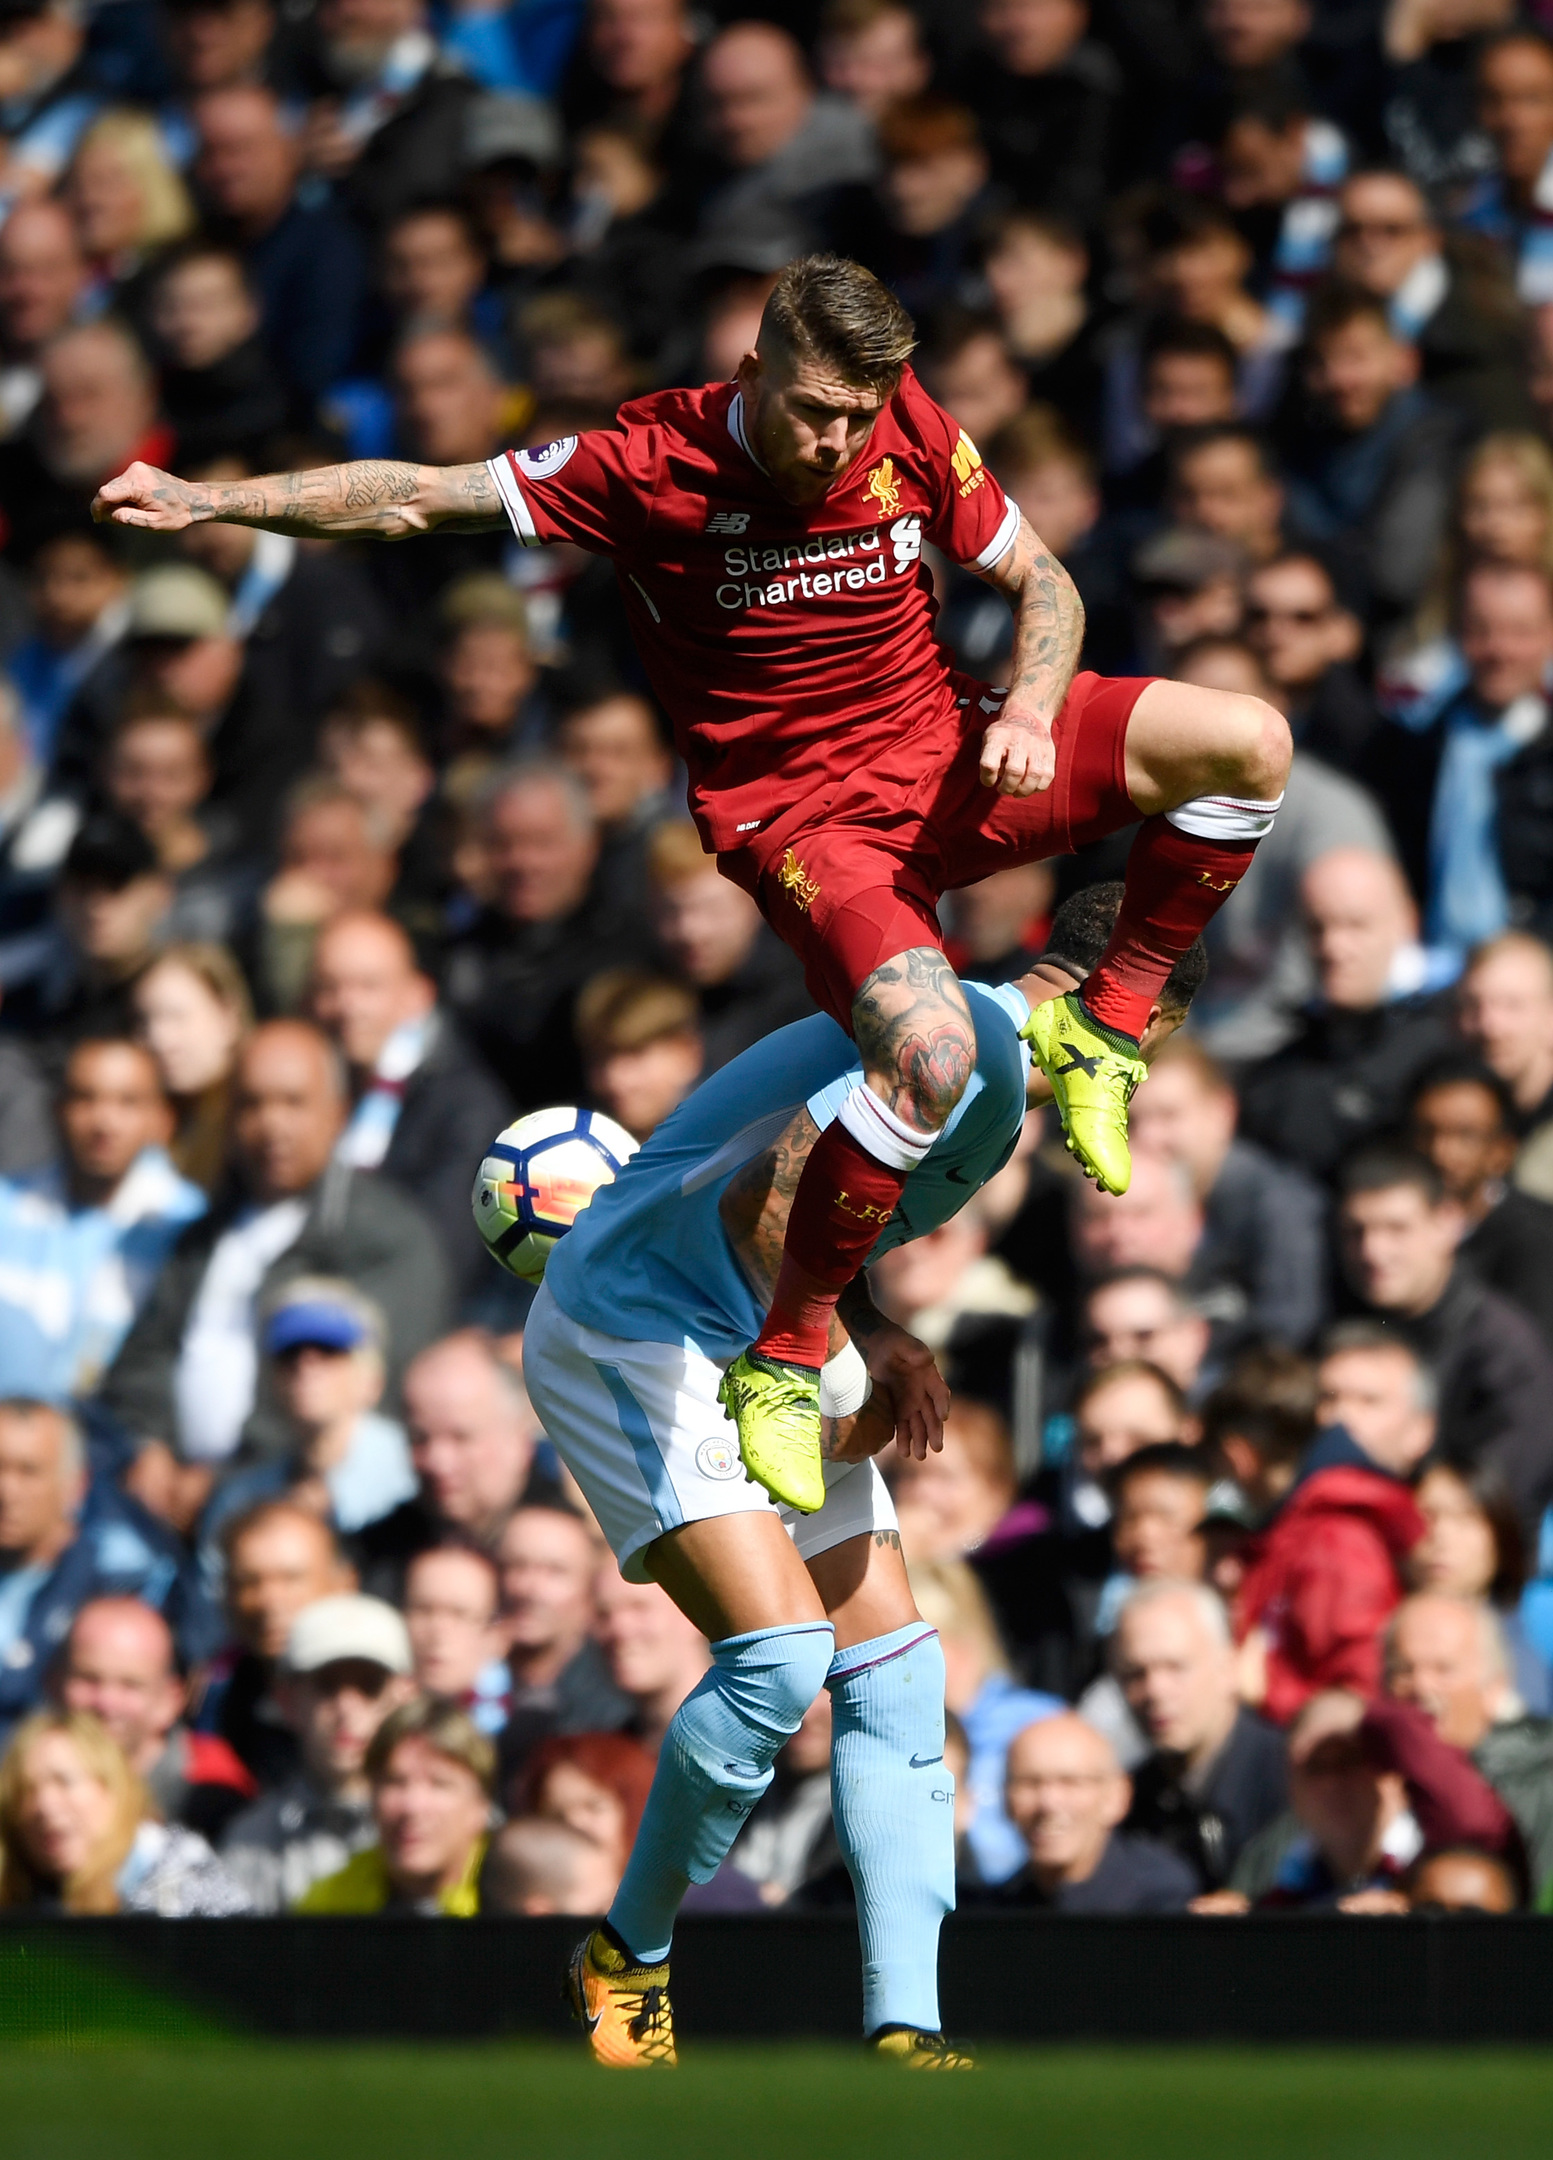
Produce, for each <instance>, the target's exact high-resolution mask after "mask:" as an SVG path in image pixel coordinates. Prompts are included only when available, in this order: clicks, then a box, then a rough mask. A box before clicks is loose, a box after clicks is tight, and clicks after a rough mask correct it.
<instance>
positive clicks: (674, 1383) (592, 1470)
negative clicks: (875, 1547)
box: [523, 1285, 896, 1582]
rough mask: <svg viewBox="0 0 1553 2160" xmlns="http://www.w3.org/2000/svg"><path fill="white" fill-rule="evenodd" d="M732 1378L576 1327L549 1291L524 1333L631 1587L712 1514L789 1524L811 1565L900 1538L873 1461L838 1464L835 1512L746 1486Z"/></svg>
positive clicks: (555, 1436) (703, 1360)
mask: <svg viewBox="0 0 1553 2160" xmlns="http://www.w3.org/2000/svg"><path fill="white" fill-rule="evenodd" d="M722 1377H723V1368H722V1367H721V1366H720V1365H717V1364H714V1363H713V1361H712V1360H711V1359H710V1358H707V1357H703V1356H702V1355H701V1354H700V1352H699V1351H696V1350H689V1349H686V1348H685V1347H684V1346H683V1345H675V1344H673V1343H655V1342H626V1341H624V1340H623V1339H622V1338H621V1337H620V1336H618V1335H601V1334H600V1333H599V1331H598V1330H597V1329H596V1328H588V1327H582V1326H580V1325H579V1324H578V1322H577V1321H575V1320H572V1319H570V1318H569V1317H568V1316H567V1315H566V1314H565V1313H564V1312H563V1311H562V1310H561V1308H560V1306H559V1305H558V1304H557V1303H556V1301H555V1299H554V1298H553V1297H552V1296H551V1295H550V1292H549V1291H548V1290H547V1289H546V1288H544V1286H543V1285H541V1287H540V1292H539V1295H538V1297H536V1298H535V1300H534V1303H533V1305H532V1307H531V1308H530V1310H529V1314H528V1319H527V1322H526V1323H525V1326H524V1329H523V1378H524V1382H525V1384H526V1386H527V1388H528V1392H529V1398H530V1400H531V1401H532V1403H533V1405H534V1408H535V1410H536V1411H538V1413H539V1417H540V1421H541V1423H542V1424H543V1426H544V1428H545V1431H546V1433H547V1434H548V1435H549V1437H550V1439H551V1440H553V1441H554V1443H555V1447H556V1451H557V1453H558V1454H559V1455H560V1457H561V1459H562V1461H563V1462H564V1463H565V1464H566V1467H567V1469H568V1470H570V1471H571V1473H572V1475H573V1477H575V1478H576V1480H577V1482H578V1484H579V1485H580V1486H581V1487H582V1489H583V1493H584V1495H585V1496H586V1499H587V1502H588V1505H589V1507H591V1508H592V1510H593V1512H594V1514H595V1515H596V1516H597V1517H598V1519H599V1525H600V1527H601V1528H602V1530H603V1532H604V1535H605V1536H606V1537H607V1538H608V1540H609V1542H610V1546H611V1549H612V1550H613V1552H614V1555H615V1558H616V1559H617V1560H618V1561H619V1562H620V1572H621V1574H622V1575H624V1576H625V1578H626V1580H627V1582H650V1581H651V1580H652V1578H651V1576H650V1575H649V1574H648V1573H647V1570H646V1569H645V1568H644V1567H643V1565H642V1553H643V1552H644V1550H645V1549H646V1547H647V1546H649V1545H650V1544H651V1543H652V1541H653V1539H654V1538H658V1537H662V1535H663V1533H664V1532H665V1531H666V1530H677V1529H678V1528H679V1527H680V1525H681V1524H682V1523H688V1522H702V1521H704V1520H705V1519H706V1517H707V1516H709V1515H761V1514H769V1515H777V1516H779V1517H780V1518H781V1521H782V1524H783V1527H784V1528H785V1529H786V1531H787V1534H788V1536H789V1537H790V1538H791V1539H792V1541H793V1543H794V1544H795V1545H796V1546H797V1548H798V1552H799V1556H800V1557H801V1558H802V1559H804V1560H812V1559H814V1558H815V1556H816V1555H817V1554H819V1553H822V1552H829V1550H830V1549H831V1547H832V1546H833V1545H841V1544H844V1543H845V1542H846V1540H847V1539H848V1538H854V1537H862V1536H863V1535H864V1534H865V1533H867V1532H868V1531H871V1530H893V1529H894V1528H895V1527H896V1520H895V1505H894V1502H893V1501H892V1500H891V1498H890V1495H889V1490H888V1488H887V1487H886V1485H885V1482H884V1479H883V1478H882V1477H881V1476H880V1475H879V1472H878V1470H877V1469H876V1467H875V1466H874V1464H873V1463H872V1462H863V1463H827V1464H826V1466H825V1505H824V1506H823V1507H822V1508H819V1509H817V1510H816V1512H815V1513H814V1514H812V1515H803V1514H800V1513H799V1511H798V1510H797V1509H796V1508H789V1507H779V1506H778V1505H777V1503H776V1502H775V1501H774V1500H773V1499H772V1498H771V1496H770V1494H769V1493H767V1492H766V1491H765V1490H764V1489H763V1488H762V1487H761V1486H759V1485H753V1484H751V1483H750V1482H749V1480H748V1479H747V1478H746V1477H745V1475H744V1464H743V1462H742V1460H741V1459H740V1455H739V1443H738V1438H737V1436H736V1434H735V1432H734V1429H733V1424H732V1421H731V1420H730V1419H729V1418H728V1417H727V1416H726V1415H725V1413H724V1411H723V1406H722V1404H721V1403H720V1402H719V1401H718V1400H717V1390H718V1387H719V1385H720V1384H721V1381H722Z"/></svg>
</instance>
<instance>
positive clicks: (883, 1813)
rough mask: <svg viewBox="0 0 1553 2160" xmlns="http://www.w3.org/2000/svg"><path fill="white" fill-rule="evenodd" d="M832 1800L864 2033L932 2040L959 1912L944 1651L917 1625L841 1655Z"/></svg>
mask: <svg viewBox="0 0 1553 2160" xmlns="http://www.w3.org/2000/svg"><path fill="white" fill-rule="evenodd" d="M825 1684H826V1686H827V1687H828V1688H829V1689H830V1694H831V1701H832V1703H833V1704H834V1706H835V1731H834V1737H833V1739H832V1741H831V1758H830V1782H831V1800H832V1804H833V1806H834V1809H835V1815H836V1835H837V1838H838V1839H839V1841H840V1845H841V1855H842V1858H843V1859H844V1860H845V1861H846V1864H847V1871H848V1873H849V1874H850V1875H851V1877H852V1883H853V1887H854V1888H855V1890H856V1892H857V1929H858V1935H859V1937H860V1939H861V1942H862V1947H863V2031H864V2032H865V2033H874V2032H877V2031H878V2030H879V2028H880V2026H881V2025H909V2026H912V2027H914V2028H916V2029H917V2030H918V2031H920V2032H937V2031H938V2029H939V2024H938V1931H939V1928H940V1927H941V1925H942V1924H943V1918H944V1915H945V1913H947V1912H953V1910H954V1777H953V1775H952V1773H951V1772H950V1771H949V1770H948V1769H946V1767H945V1764H944V1653H943V1651H942V1650H941V1649H940V1647H939V1642H938V1636H937V1634H936V1633H935V1631H934V1630H933V1629H932V1628H930V1627H928V1626H927V1625H926V1624H925V1623H924V1622H923V1621H921V1620H915V1621H913V1622H912V1624H911V1626H910V1627H903V1628H897V1629H896V1630H895V1631H894V1633H893V1634H890V1635H876V1636H874V1637H873V1638H872V1640H871V1641H869V1642H862V1643H854V1644H853V1646H852V1648H851V1649H850V1650H842V1651H839V1652H838V1653H837V1655H836V1657H835V1659H834V1661H833V1663H832V1665H831V1668H830V1676H829V1678H828V1679H827V1681H826V1683H825Z"/></svg>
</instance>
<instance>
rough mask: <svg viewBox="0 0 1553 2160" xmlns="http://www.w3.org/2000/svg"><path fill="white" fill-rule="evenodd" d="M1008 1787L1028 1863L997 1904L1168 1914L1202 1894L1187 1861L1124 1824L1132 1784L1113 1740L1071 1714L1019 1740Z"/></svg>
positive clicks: (997, 1893)
mask: <svg viewBox="0 0 1553 2160" xmlns="http://www.w3.org/2000/svg"><path fill="white" fill-rule="evenodd" d="M1004 1790H1005V1795H1006V1800H1007V1806H1008V1813H1009V1819H1010V1821H1011V1822H1012V1823H1013V1825H1014V1828H1015V1830H1016V1831H1017V1833H1018V1835H1019V1839H1020V1842H1021V1844H1022V1846H1023V1848H1024V1853H1025V1861H1024V1865H1023V1866H1022V1867H1021V1868H1020V1869H1019V1871H1018V1873H1017V1874H1015V1875H1014V1876H1012V1877H1011V1878H1010V1879H1009V1880H1007V1881H1006V1882H1002V1883H999V1884H998V1886H997V1888H996V1889H995V1890H994V1891H992V1892H991V1893H990V1898H991V1900H992V1901H994V1902H995V1903H997V1904H998V1905H1000V1906H1001V1905H1008V1906H1020V1907H1023V1906H1036V1907H1046V1908H1047V1909H1049V1910H1054V1911H1057V1912H1068V1913H1112V1914H1114V1913H1169V1912H1183V1911H1185V1909H1186V1906H1187V1903H1188V1901H1189V1900H1190V1899H1191V1898H1192V1897H1193V1896H1194V1894H1195V1893H1196V1888H1197V1878H1196V1876H1195V1875H1194V1873H1193V1871H1192V1869H1191V1867H1190V1866H1189V1864H1188V1863H1187V1862H1186V1861H1185V1860H1183V1859H1181V1858H1180V1856H1179V1855H1178V1854H1176V1853H1174V1852H1172V1851H1171V1850H1170V1849H1169V1847H1168V1846H1165V1845H1160V1844H1156V1843H1155V1841H1154V1840H1153V1839H1152V1838H1147V1837H1140V1836H1138V1835H1136V1834H1135V1833H1134V1832H1131V1831H1125V1830H1123V1829H1122V1828H1121V1825H1122V1823H1123V1822H1124V1821H1125V1820H1126V1818H1127V1810H1128V1806H1129V1803H1130V1800H1131V1796H1132V1786H1131V1783H1130V1781H1129V1779H1128V1777H1127V1775H1126V1773H1125V1772H1124V1771H1123V1770H1122V1768H1121V1767H1120V1765H1119V1764H1118V1762H1117V1760H1116V1754H1115V1750H1114V1749H1113V1748H1112V1746H1111V1743H1110V1741H1109V1740H1107V1739H1106V1737H1105V1735H1104V1734H1103V1733H1099V1732H1096V1730H1095V1728H1094V1727H1093V1726H1092V1725H1087V1724H1086V1723H1085V1722H1084V1720H1083V1719H1082V1718H1081V1717H1077V1716H1075V1715H1074V1713H1073V1712H1072V1711H1070V1710H1069V1711H1063V1712H1061V1713H1059V1714H1058V1715H1056V1716H1053V1717H1047V1718H1043V1719H1042V1720H1041V1722H1040V1723H1039V1724H1038V1725H1028V1726H1026V1727H1025V1729H1024V1731H1023V1732H1020V1733H1017V1734H1016V1735H1015V1736H1014V1738H1013V1739H1012V1740H1011V1741H1010V1743H1009V1749H1008V1772H1007V1777H1006V1780H1005V1786H1004Z"/></svg>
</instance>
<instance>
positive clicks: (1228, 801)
mask: <svg viewBox="0 0 1553 2160" xmlns="http://www.w3.org/2000/svg"><path fill="white" fill-rule="evenodd" d="M1282 802H1283V797H1282V796H1281V795H1280V796H1279V797H1278V800H1277V802H1254V801H1249V800H1247V799H1246V798H1245V797H1244V796H1240V795H1197V796H1194V797H1193V799H1192V800H1191V802H1184V803H1182V805H1181V807H1180V809H1179V810H1167V811H1166V812H1165V823H1166V824H1167V825H1173V826H1174V827H1175V828H1176V831H1177V832H1184V833H1189V834H1190V835H1191V837H1192V839H1194V840H1265V839H1266V838H1267V835H1268V834H1269V833H1270V832H1271V831H1272V829H1273V819H1274V818H1275V817H1276V816H1277V814H1278V811H1279V808H1280V806H1281V805H1282Z"/></svg>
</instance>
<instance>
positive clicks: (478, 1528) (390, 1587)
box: [358, 1328, 554, 1603]
mask: <svg viewBox="0 0 1553 2160" xmlns="http://www.w3.org/2000/svg"><path fill="white" fill-rule="evenodd" d="M404 1403H405V1422H406V1425H407V1427H408V1429H409V1434H410V1460H411V1462H412V1463H413V1465H414V1468H415V1475H416V1478H417V1480H418V1481H419V1483H418V1490H417V1491H416V1493H415V1495H414V1496H413V1497H412V1498H411V1499H408V1500H406V1501H405V1502H404V1503H403V1504H402V1505H401V1506H399V1507H397V1508H395V1510H394V1511H393V1513H392V1514H391V1515H388V1516H386V1517H385V1518H384V1519H383V1521H382V1522H380V1523H374V1524H372V1525H371V1527H370V1528H369V1529H367V1530H366V1531H364V1532H363V1533H362V1535H361V1538H360V1539H359V1541H358V1543H359V1546H360V1550H361V1553H362V1567H363V1572H364V1574H365V1576H366V1580H367V1583H368V1586H369V1587H370V1588H373V1589H375V1590H378V1591H379V1592H380V1593H381V1594H382V1595H383V1596H385V1597H390V1596H391V1597H392V1598H393V1599H394V1600H395V1602H396V1603H402V1602H403V1588H404V1570H405V1568H406V1567H407V1566H408V1565H409V1563H410V1561H411V1560H413V1559H414V1558H415V1556H416V1554H417V1553H422V1552H425V1551H427V1550H428V1549H429V1548H430V1547H431V1546H434V1545H440V1544H442V1543H443V1542H445V1540H446V1539H447V1538H448V1537H449V1536H450V1535H451V1536H453V1537H455V1538H457V1537H462V1538H466V1539H471V1540H473V1542H474V1543H476V1544H477V1545H479V1546H480V1547H481V1548H482V1550H484V1551H486V1552H489V1553H493V1554H494V1553H495V1552H496V1551H497V1549H498V1547H499V1545H500V1542H501V1538H502V1534H503V1532H504V1530H505V1529H506V1526H507V1523H508V1520H509V1518H510V1517H511V1515H512V1512H513V1510H514V1508H516V1507H518V1506H519V1505H520V1503H521V1502H522V1500H523V1498H524V1496H525V1494H528V1493H530V1489H531V1486H532V1488H533V1492H532V1495H531V1496H532V1497H535V1498H537V1497H539V1496H540V1495H541V1494H543V1495H544V1496H545V1497H554V1488H553V1486H551V1485H550V1483H549V1480H548V1479H547V1478H546V1477H544V1476H543V1475H537V1476H536V1474H535V1470H534V1450H535V1446H536V1444H537V1442H538V1440H539V1438H540V1433H539V1428H538V1423H537V1421H536V1419H535V1417H534V1412H533V1409H532V1407H531V1406H530V1403H529V1399H528V1396H527V1394H526V1393H525V1392H524V1388H523V1383H522V1381H521V1380H520V1379H519V1378H518V1375H517V1373H516V1372H515V1371H514V1370H513V1368H512V1367H511V1366H510V1365H508V1364H506V1363H504V1362H503V1360H502V1359H501V1358H500V1357H498V1356H497V1354H496V1350H495V1347H494V1345H493V1343H492V1340H491V1338H490V1337H489V1336H488V1335H486V1334H484V1333H483V1332H481V1331H480V1330H479V1329H476V1328H463V1329H460V1330H459V1332H458V1333H457V1334H454V1335H446V1336H444V1337H443V1338H442V1340H441V1341H440V1342H434V1343H432V1344H431V1345H430V1346H429V1347H428V1348H427V1349H425V1350H423V1351H422V1352H421V1354H420V1355H419V1357H417V1358H416V1359H415V1360H414V1361H413V1363H412V1364H411V1366H410V1368H409V1370H408V1371H407V1372H406V1374H405V1381H404Z"/></svg>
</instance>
